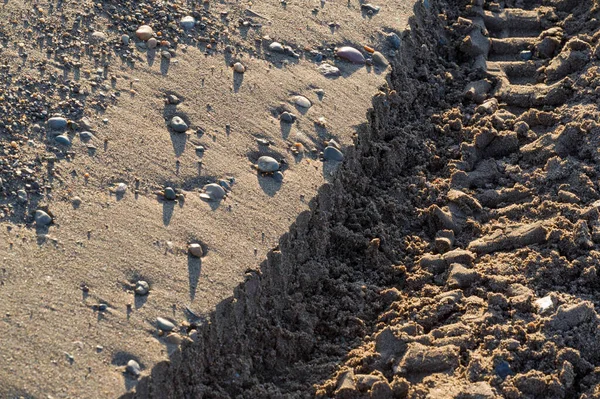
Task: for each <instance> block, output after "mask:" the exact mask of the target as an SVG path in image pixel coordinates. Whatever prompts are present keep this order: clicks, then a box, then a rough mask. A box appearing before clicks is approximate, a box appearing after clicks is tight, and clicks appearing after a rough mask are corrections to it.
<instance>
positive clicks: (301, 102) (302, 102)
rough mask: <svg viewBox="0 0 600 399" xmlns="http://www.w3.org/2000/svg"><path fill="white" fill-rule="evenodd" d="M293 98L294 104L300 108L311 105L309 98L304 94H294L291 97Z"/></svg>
mask: <svg viewBox="0 0 600 399" xmlns="http://www.w3.org/2000/svg"><path fill="white" fill-rule="evenodd" d="M293 100H294V104H296V105H297V106H299V107H302V108H310V107H311V106H312V103H311V102H310V100H309V99H308V98H306V97H304V96H296V97H294V98H293Z"/></svg>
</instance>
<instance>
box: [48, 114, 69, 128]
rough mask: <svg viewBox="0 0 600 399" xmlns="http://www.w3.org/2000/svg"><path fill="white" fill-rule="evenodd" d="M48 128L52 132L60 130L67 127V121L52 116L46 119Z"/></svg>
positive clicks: (60, 117)
mask: <svg viewBox="0 0 600 399" xmlns="http://www.w3.org/2000/svg"><path fill="white" fill-rule="evenodd" d="M48 127H50V129H54V130H61V129H64V128H65V127H67V120H66V119H65V118H63V117H62V116H54V117H52V118H50V119H48Z"/></svg>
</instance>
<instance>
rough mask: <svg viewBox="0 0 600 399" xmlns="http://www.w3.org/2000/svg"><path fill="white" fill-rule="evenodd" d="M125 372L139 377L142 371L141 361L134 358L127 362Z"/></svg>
mask: <svg viewBox="0 0 600 399" xmlns="http://www.w3.org/2000/svg"><path fill="white" fill-rule="evenodd" d="M125 372H126V373H127V374H129V375H131V376H132V377H135V378H138V377H139V376H140V374H141V373H142V371H141V369H140V365H139V363H138V362H136V361H135V360H133V359H131V360H130V361H128V362H127V366H126V367H125Z"/></svg>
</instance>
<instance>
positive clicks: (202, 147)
mask: <svg viewBox="0 0 600 399" xmlns="http://www.w3.org/2000/svg"><path fill="white" fill-rule="evenodd" d="M204 150H206V148H204V146H201V145H199V146H197V147H196V152H204Z"/></svg>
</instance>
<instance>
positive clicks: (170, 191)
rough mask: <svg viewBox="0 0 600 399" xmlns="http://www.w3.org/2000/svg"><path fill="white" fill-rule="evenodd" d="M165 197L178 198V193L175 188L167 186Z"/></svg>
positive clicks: (172, 199)
mask: <svg viewBox="0 0 600 399" xmlns="http://www.w3.org/2000/svg"><path fill="white" fill-rule="evenodd" d="M164 197H165V199H168V200H170V201H174V200H175V199H176V198H177V193H176V192H175V190H173V188H172V187H167V188H165V195H164Z"/></svg>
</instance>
